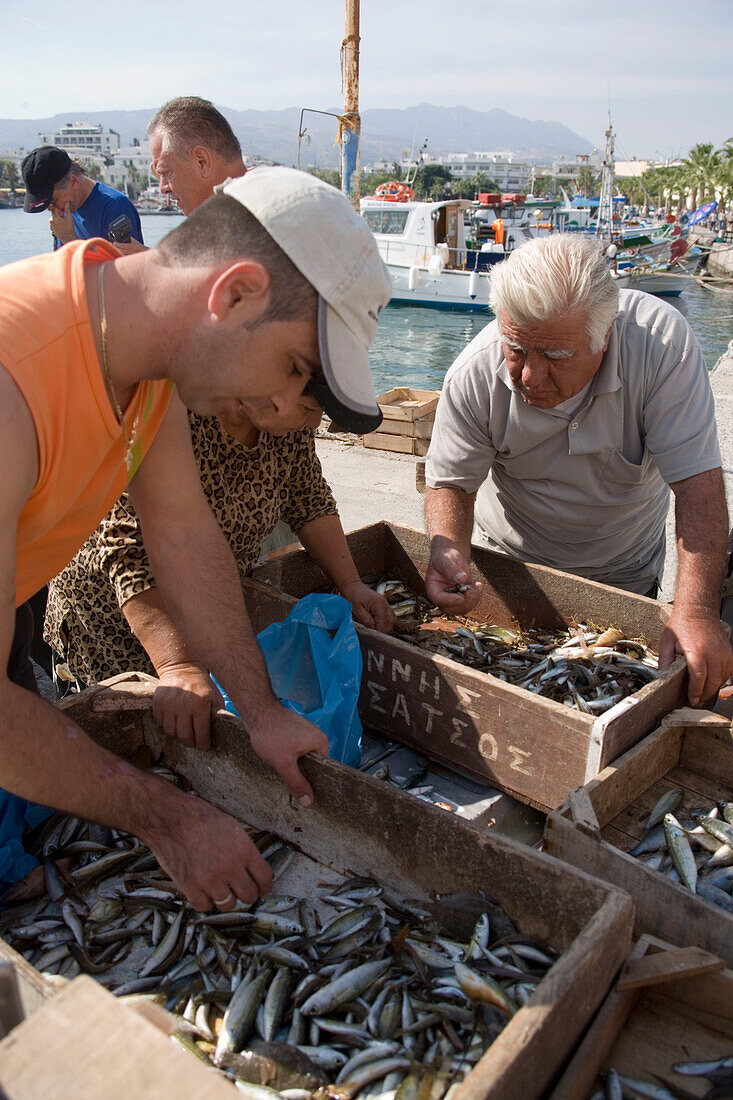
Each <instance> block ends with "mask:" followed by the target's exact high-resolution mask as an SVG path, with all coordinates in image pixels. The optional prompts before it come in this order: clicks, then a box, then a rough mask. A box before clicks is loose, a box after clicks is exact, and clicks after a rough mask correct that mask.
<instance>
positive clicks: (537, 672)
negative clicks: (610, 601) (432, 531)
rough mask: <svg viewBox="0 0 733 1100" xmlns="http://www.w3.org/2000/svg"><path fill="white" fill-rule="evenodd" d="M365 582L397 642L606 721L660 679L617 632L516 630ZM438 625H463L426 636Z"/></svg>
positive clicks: (640, 647)
mask: <svg viewBox="0 0 733 1100" xmlns="http://www.w3.org/2000/svg"><path fill="white" fill-rule="evenodd" d="M362 580H363V582H364V583H365V584H368V585H369V587H370V588H373V589H374V590H375V591H376V592H379V593H380V594H381V595H383V596H385V598H386V599H387V600H388V602H389V604H390V606H391V608H392V611H393V612H394V614H395V615H396V617H397V619H398V622H397V626H396V627H395V629H394V630H393V632H392V633H393V635H394V637H396V638H400V639H401V640H402V641H405V642H410V643H411V644H413V645H417V646H419V647H420V649H422V650H426V651H428V652H431V653H436V654H439V655H440V656H441V657H448V658H450V659H452V660H454V661H459V662H460V663H461V664H464V665H468V666H469V667H470V668H475V669H478V670H480V671H481V672H486V673H488V674H489V675H490V676H497V677H498V678H499V679H500V680H504V681H505V682H506V683H509V684H514V686H515V687H521V688H525V689H526V690H527V691H533V692H535V693H536V694H537V695H542V696H544V697H545V698H548V699H554V700H555V701H556V702H558V703H562V704H563V705H564V706H566V707H571V708H573V709H575V710H580V711H582V712H583V713H585V714H593V715H598V714H603V713H604V712H605V711H607V710H609V709H610V708H611V707H613V706H615V705H616V703H619V702H620V701H621V700H622V699H625V698H626V696H627V695H633V693H634V692H635V691H639V690H640V689H641V688H642V687H644V685H645V684H648V683H650V682H651V681H652V680H655V679H656V678H657V676H658V675H659V673H658V671H657V665H658V659H657V656H656V655H655V654H654V653H652V651H651V650H650V649H649V647H648V646H647V645H645V644H644V642H641V641H638V640H632V639H628V638H625V637H624V635H623V633H622V631H620V630H618V629H616V628H615V627H610V628H608V629H607V630H596V629H594V628H592V627H590V626H588V625H587V624H586V623H579V624H578V625H577V626H574V627H571V628H570V630H563V631H556V632H553V633H549V632H548V631H544V630H511V629H508V628H507V627H502V626H495V625H491V624H482V623H477V622H474V621H472V620H471V619H467V618H464V617H462V616H450V615H445V614H444V613H443V612H442V611H441V610H440V608H438V607H432V606H431V604H430V602H429V601H428V600H427V599H426V598H425V597H424V596H418V595H416V594H415V593H414V592H411V591H410V590H409V588H408V587H407V585H405V584H404V583H403V582H402V581H400V580H394V579H390V578H388V577H363V578H362ZM458 587H460V586H457V589H456V590H458ZM464 587H465V586H464ZM433 619H442V620H444V621H446V622H450V623H458V624H459V625H458V626H457V627H455V628H454V629H446V630H441V629H430V630H424V629H421V624H424V623H427V622H430V621H431V620H433Z"/></svg>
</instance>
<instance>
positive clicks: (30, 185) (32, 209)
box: [20, 145, 72, 214]
mask: <svg viewBox="0 0 733 1100" xmlns="http://www.w3.org/2000/svg"><path fill="white" fill-rule="evenodd" d="M71 164H72V162H71V157H70V156H69V154H68V153H65V152H64V150H63V149H57V148H56V146H55V145H41V146H40V148H38V149H33V151H32V152H30V153H29V154H28V156H27V157H25V158H24V159H23V163H22V164H21V166H20V170H21V172H22V173H23V180H24V182H25V202H24V203H23V209H24V210H25V212H26V214H40V213H41V212H42V211H43V210H47V209H48V207H49V206H50V205H51V198H52V197H53V189H54V187H55V186H56V184H57V183H58V182H59V180H62V179H63V178H64V176H67V175H68V174H69V170H70V168H71Z"/></svg>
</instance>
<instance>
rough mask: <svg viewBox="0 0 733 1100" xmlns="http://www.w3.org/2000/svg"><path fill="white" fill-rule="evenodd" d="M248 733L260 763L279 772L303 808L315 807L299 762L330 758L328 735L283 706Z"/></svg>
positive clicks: (276, 708)
mask: <svg viewBox="0 0 733 1100" xmlns="http://www.w3.org/2000/svg"><path fill="white" fill-rule="evenodd" d="M235 704H236V700H235ZM247 732H248V733H249V738H250V741H251V742H252V748H253V749H254V750H255V752H256V753H257V755H258V756H259V758H260V760H264V762H265V763H266V764H269V765H270V767H271V768H274V769H275V771H276V772H277V773H278V775H279V776H280V777H281V778H282V779H283V780H284V782H285V783H286V785H287V787H288V788H289V790H290V793H291V794H292V796H293V798H295V799H297V800H298V802H299V803H300V805H301V806H312V805H313V790H312V788H311V785H310V783H309V782H308V780H307V779H306V778H305V776H304V775H303V774H302V772H301V770H300V768H299V767H298V760H299V759H300V757H301V756H305V754H306V753H308V752H320V753H323V755H324V756H328V738H327V737H326V735H325V733H322V732H321V730H319V729H318V726H314V725H313V723H312V722H309V721H308V720H307V718H303V717H302V715H300V714H296V713H295V711H294V710H288V709H287V707H283V706H281V705H279V704H278V705H277V706H275V707H273V708H272V709H271V710H269V711H268V714H267V718H266V719H265V720H263V721H262V722H260V723H258V725H257V728H256V730H252V729H248V731H247Z"/></svg>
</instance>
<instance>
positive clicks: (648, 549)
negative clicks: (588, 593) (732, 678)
mask: <svg viewBox="0 0 733 1100" xmlns="http://www.w3.org/2000/svg"><path fill="white" fill-rule="evenodd" d="M720 464H721V460H720V451H719V449H718V439H717V432H716V428H715V409H714V403H713V396H712V391H711V389H710V382H709V378H708V372H707V370H706V367H705V363H704V361H703V357H702V353H701V351H700V347H699V345H698V343H697V340H696V338H695V336H694V333H693V332H692V329H691V328H690V326H689V325H688V323H687V321H686V320H685V319H684V317H683V316H682V315H681V314H680V313H679V312H678V311H677V310H676V309H674V308H673V307H672V306H669V305H667V303H665V302H662V301H660V300H659V299H658V298H653V297H652V296H651V295H649V294H643V293H641V292H640V291H637V290H622V291H621V292H620V309H619V315H618V317H617V319H616V321H615V323H614V326H613V329H612V331H611V337H610V340H609V344H608V348H607V350H606V353H605V355H604V356H603V360H602V362H601V365H600V367H599V369H598V371H597V372H596V374H595V375H594V377H593V379H592V380H591V383H590V385H589V387H588V389H587V392H586V394H585V398H584V400H583V401H582V404H581V406H580V408H579V409H576V410H575V412H573V413H572V415H571V414H569V413H568V412H567V411H563V410H562V408H555V409H536V408H533V407H532V406H531V405H528V404H526V402H525V401H524V400H523V399H522V397H521V395H520V394H519V393H518V392H517V391H516V390H515V389H514V387H513V386H512V383H511V379H510V377H509V371H508V369H507V365H506V362H505V360H504V353H503V348H502V339H501V332H500V330H499V325H498V323H497V322H496V321H493V322H492V323H491V324H490V325H487V327H486V328H485V329H483V330H482V331H481V332H480V333H479V334H478V336H476V338H475V339H474V340H472V342H471V343H470V344H469V345H468V347H467V348H466V349H465V350H464V351H463V352H462V353H461V355H460V356H459V357H458V359H457V360H456V361H455V363H454V364H453V365H452V367H451V368H450V370H449V371H448V373H447V374H446V376H445V382H444V385H443V392H442V394H441V398H440V402H439V404H438V410H437V414H436V419H435V426H434V429H433V437H432V441H431V444H430V450H429V452H428V457H427V463H426V470H425V473H426V481H427V484H428V485H429V486H430V487H431V488H435V489H440V488H459V489H463V490H464V491H465V492H467V493H474V492H476V490H478V495H477V497H476V507H475V513H474V518H475V526H474V542H477V543H479V544H483V545H485V546H489V547H490V548H492V549H498V550H501V551H503V552H504V553H507V554H510V555H511V556H512V557H516V558H520V559H522V560H523V561H529V562H534V563H538V564H541V565H549V566H552V567H554V568H556V569H563V570H565V571H567V572H570V573H576V574H578V575H579V576H581V577H589V578H590V579H591V580H596V581H602V582H604V583H605V584H612V585H615V586H617V587H620V588H626V589H628V590H629V591H631V592H640V593H643V592H647V591H648V590H649V588H650V587H651V585H652V584H653V583H654V581H655V580H657V579H658V578H659V577H660V576H661V572H662V568H663V565H664V551H665V538H664V525H665V519H666V515H667V510H668V506H669V488H668V486H669V485H670V484H671V483H672V482H676V481H682V480H684V479H685V478H688V477H693V476H694V475H695V474H699V473H702V472H703V471H705V470H712V469H715V468H716V467H718V466H720Z"/></svg>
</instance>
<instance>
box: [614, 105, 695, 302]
mask: <svg viewBox="0 0 733 1100" xmlns="http://www.w3.org/2000/svg"><path fill="white" fill-rule="evenodd" d="M615 137H616V135H615V134H614V132H613V126H612V125H611V118H610V115H609V119H608V128H607V130H606V147H605V152H604V156H603V167H602V169H601V194H600V197H599V199H598V200H597V203H598V217H597V221H596V228H595V234H596V237H597V239H598V240H599V242H602V243H603V244H605V246H606V248H607V250H608V251H607V254H608V255H609V257H611V256H612V255H613V268H614V269H613V272H612V274H613V277H614V279H615V280H616V282H617V285H618V286H619V288H620V289H623V290H643V291H645V292H646V293H647V294H656V295H658V296H663V297H678V296H679V295H680V294H682V293H683V291H684V290H686V289H687V288H689V287H690V286H691V285H692V283H693V282H694V279H693V275H692V273H691V270H690V269H688V268H687V267H686V266H685V263H684V256H685V254H686V253H687V251H688V245H687V241H686V240H685V238H684V233H683V231H682V229H681V227H680V226H679V225H677V224H675V225H672V224H668V223H666V222H665V223H663V224H661V225H657V226H644V227H643V229H644V232H642V233H641V234H640V233H639V229H640V227H639V226H636V227H629V228H630V230H631V232H630V233H629V234H628V235H627V234H625V233H624V232H623V230H622V229H621V227H617V226H616V225H615V224H614V204H615V203H616V202H617V201H618V200H617V198H616V197H614V194H613V186H614V178H615V171H614V169H615V161H614V142H615ZM638 242H641V243H638ZM632 243H633V244H635V245H636V247H629V246H630V245H631V244H632ZM611 246H613V253H612V252H611Z"/></svg>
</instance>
